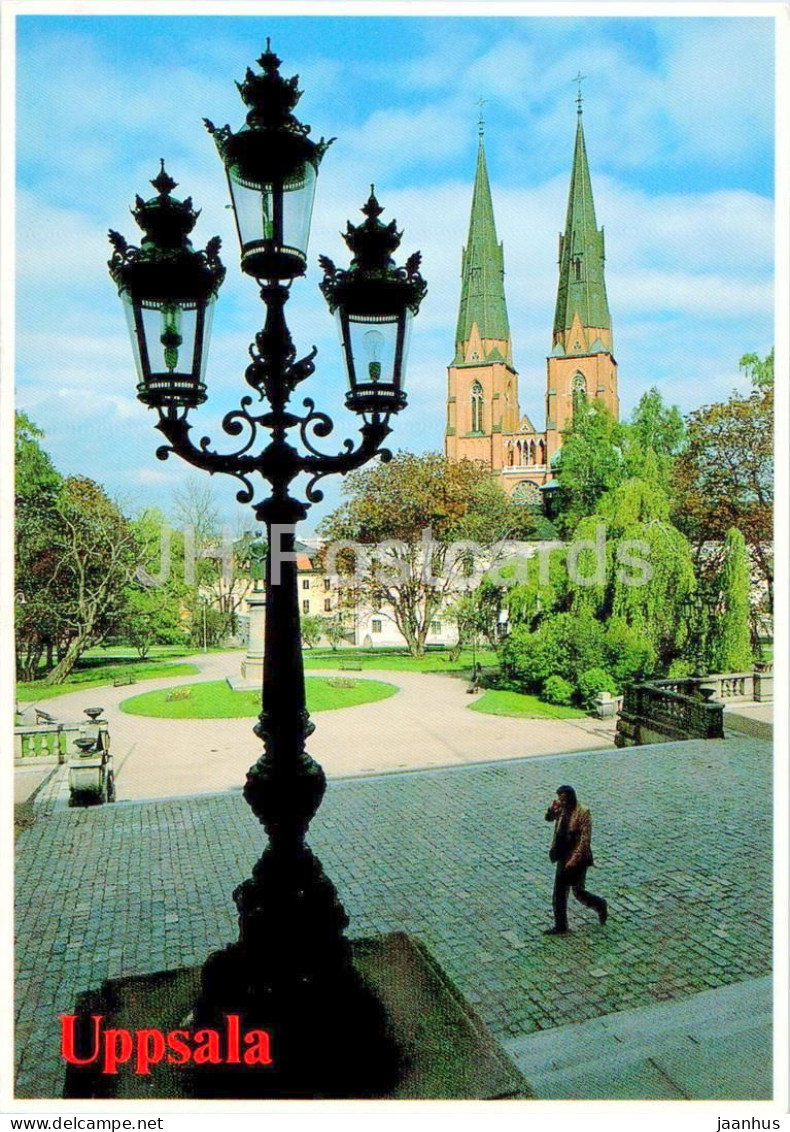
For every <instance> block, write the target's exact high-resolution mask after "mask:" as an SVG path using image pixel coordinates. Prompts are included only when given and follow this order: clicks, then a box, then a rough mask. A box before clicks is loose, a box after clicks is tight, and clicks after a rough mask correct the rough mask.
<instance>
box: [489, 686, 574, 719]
mask: <svg viewBox="0 0 790 1132" xmlns="http://www.w3.org/2000/svg"><path fill="white" fill-rule="evenodd" d="M469 710H470V711H482V712H483V714H484V715H511V716H514V717H515V718H516V719H583V718H584V716H585V715H586V712H583V711H580V710H579V708H574V707H557V706H555V705H554V704H546V703H544V702H543V700H539V699H538V697H537V696H526V695H523V694H522V693H521V692H499V691H496V690H494V689H489V691H487V692H484V693H483V695H482V696H481V697H480V699H479V700H475V702H474V703H473V704H469Z"/></svg>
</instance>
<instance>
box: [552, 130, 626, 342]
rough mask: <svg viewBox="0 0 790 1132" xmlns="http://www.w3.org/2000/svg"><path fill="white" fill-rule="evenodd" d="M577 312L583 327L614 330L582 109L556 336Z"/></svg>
mask: <svg viewBox="0 0 790 1132" xmlns="http://www.w3.org/2000/svg"><path fill="white" fill-rule="evenodd" d="M577 312H578V315H579V319H580V321H581V324H582V326H583V327H588V326H592V327H606V329H608V330H611V328H612V320H611V315H610V314H609V303H608V302H607V299H606V283H605V281H604V243H603V228H601V230H600V231H599V230H598V227H597V225H596V222H595V205H594V204H593V194H592V183H591V181H590V168H589V166H588V164H587V148H586V146H585V144H584V130H583V128H582V115H581V109H579V112H578V122H577V125H576V146H575V148H574V151H573V172H572V173H571V187H570V192H569V193H568V213H567V216H566V218H565V234H564V235H560V281H559V286H558V288H557V308H556V311H555V314H554V334H555V337H556V336H557V335H559V334H562V333H563V332H564V331H566V330H570V328H571V325H572V323H573V317H574V315H575V314H576V313H577Z"/></svg>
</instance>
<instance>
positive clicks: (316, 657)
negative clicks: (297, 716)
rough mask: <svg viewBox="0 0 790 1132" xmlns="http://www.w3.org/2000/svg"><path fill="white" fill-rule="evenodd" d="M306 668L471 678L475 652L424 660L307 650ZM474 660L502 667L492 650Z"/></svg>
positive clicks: (436, 654) (387, 652)
mask: <svg viewBox="0 0 790 1132" xmlns="http://www.w3.org/2000/svg"><path fill="white" fill-rule="evenodd" d="M303 656H304V666H305V668H340V666H341V665H342V664H361V665H362V670H363V671H364V670H365V669H367V668H371V669H378V670H379V671H387V672H444V673H453V674H457V673H461V674H464V675H470V674H471V671H472V663H473V661H472V652H471V650H467V649H464V651H463V652H462V653H461V655H460V656H459V658H458V659H457V660H453V659H452V658H451V653H450V651H449V649H448V650H446V651H445V650H439V649H437V650H435V651H433V650H431V651H429V652H427V653H426V654H425V656H410V655H409V654H408V653H407V652H403V651H402V650H395V649H338V650H337V651H336V652H331V651H328V650H325V649H305V651H304V653H303ZM474 659H475V660H476V661H477V663H478V664H481V665H483V667H484V668H490V667H493V666H496V665H498V664H499V658H498V656H497V654H496V653H495V652H494V651H493V650H491V649H486V650H480V649H479V650H478V651H477V653H476V654H475V655H474Z"/></svg>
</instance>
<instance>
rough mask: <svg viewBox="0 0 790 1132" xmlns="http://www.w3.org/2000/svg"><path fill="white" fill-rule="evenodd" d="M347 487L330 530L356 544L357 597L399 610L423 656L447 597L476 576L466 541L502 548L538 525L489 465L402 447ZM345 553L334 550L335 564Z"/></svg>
mask: <svg viewBox="0 0 790 1132" xmlns="http://www.w3.org/2000/svg"><path fill="white" fill-rule="evenodd" d="M344 493H345V494H346V495H347V496H348V500H347V501H346V502H345V503H343V504H342V505H341V506H340V507H339V508H338V509H337V510H336V511H335V512H334V513H333V514H332V515H330V516H329V518H328V519H325V520H324V521H323V523H322V524H321V527H320V528H319V529H320V533H321V534H322V535H324V536H325V537H326V538H327V539H328V540H330V543H333V544H339V543H342V542H346V543H348V542H353V543H354V544H355V547H356V554H355V557H356V581H355V597H356V599H357V600H358V601H364V602H365V603H366V604H368V605H370V606H371V607H372V608H374V609H380V608H384V609H387V611H388V612H389V611H391V616H392V617H393V620H394V621H395V624H396V625H397V627H398V629H399V630H400V632H401V634H402V635H403V637H404V638H405V640H406V642H407V645H408V648H409V651H410V652H411V654H412V655H413V656H421V655H422V654H423V653H424V651H425V641H426V638H427V635H428V632H429V629H430V624H431V621H432V620H433V619H434V618H435V617H436V615H437V614H438V612H439V610H440V608H441V607H442V606H443V605H444V603H445V601H446V600H447V598H448V597H449V596H450V595H451V594H452V593H453V592H455V591H456V590H457V589H463V588H465V587H466V586H467V585H469V584H470V582H471V579H470V578H469V577H468V575H469V565H470V553H473V552H470V550H469V548H468V547H464V546H463V545H461V544H462V543H463V542H464V541H467V542H468V541H469V540H473V541H474V542H475V543H476V544H477V545H478V546H479V547H492V546H493V545H494V544H495V543H496V542H497V540H501V539H503V538H506V537H518V536H522V535H523V534H524V533H525V532H526V531H527V530H529V529H530V527H531V522H532V519H531V516H530V515H529V512H528V511H527V510H526V509H525V508H523V507H519V506H518V504H514V503H513V502H511V501H510V500H509V499H508V498H507V496H506V495H505V494H504V492H503V491H502V488H501V487H500V486H499V484H498V483H496V481H494V480H493V479H492V478H491V476H490V473H489V472H488V471H487V470H486V469H485V468H483V467H482V466H481V465H480V464H477V463H473V462H472V461H470V460H461V461H460V462H457V463H456V462H453V461H450V460H448V459H446V458H445V457H444V456H442V455H439V454H437V453H427V454H425V455H421V456H416V455H412V454H411V453H407V452H401V453H399V454H398V455H397V456H395V458H394V459H393V460H392V462H391V463H387V464H377V465H373V466H371V467H368V468H365V469H362V470H360V471H357V472H353V473H352V474H351V475H350V476H349V477H348V480H347V481H346V484H345V486H344ZM342 558H343V554H342V553H337V554H335V553H333V552H332V548H331V547H330V552H329V554H328V556H326V561H327V564H328V568H330V569H331V568H333V567H334V568H337V567H338V566H339V565H340V564H341V560H342Z"/></svg>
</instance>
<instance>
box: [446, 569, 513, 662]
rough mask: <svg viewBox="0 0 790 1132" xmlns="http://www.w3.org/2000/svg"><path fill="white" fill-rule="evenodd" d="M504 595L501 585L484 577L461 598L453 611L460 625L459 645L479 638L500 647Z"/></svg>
mask: <svg viewBox="0 0 790 1132" xmlns="http://www.w3.org/2000/svg"><path fill="white" fill-rule="evenodd" d="M502 596H503V594H502V590H501V589H500V587H499V586H496V585H494V583H493V582H492V581H490V580H489V579H488V578H485V577H484V578H483V579H482V580H481V582H480V585H479V586H477V588H476V589H473V590H470V591H469V592H468V593H465V594H462V595H461V596H460V597H459V598H458V600H457V601H456V603H455V605H454V606H453V610H452V613H453V616H454V618H455V624H456V626H457V628H458V645H459V648H460V647H463V646H464V645H468V644H470V643H472V642H474V643H475V644H476V643H477V642H478V641H485V642H486V643H487V644H488V645H489V647H490V648H492V649H493V648H496V647H497V645H498V643H499V614H500V611H501V609H502Z"/></svg>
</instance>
